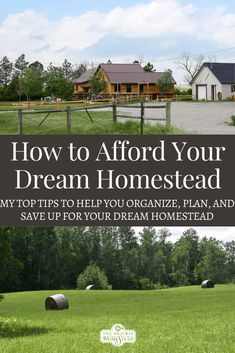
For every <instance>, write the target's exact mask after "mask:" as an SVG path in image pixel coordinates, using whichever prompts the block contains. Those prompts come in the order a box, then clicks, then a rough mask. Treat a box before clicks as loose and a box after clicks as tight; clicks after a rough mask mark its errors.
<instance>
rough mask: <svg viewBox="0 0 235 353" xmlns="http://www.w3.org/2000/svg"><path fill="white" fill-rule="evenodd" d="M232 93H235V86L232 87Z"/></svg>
mask: <svg viewBox="0 0 235 353" xmlns="http://www.w3.org/2000/svg"><path fill="white" fill-rule="evenodd" d="M231 92H232V93H235V85H231Z"/></svg>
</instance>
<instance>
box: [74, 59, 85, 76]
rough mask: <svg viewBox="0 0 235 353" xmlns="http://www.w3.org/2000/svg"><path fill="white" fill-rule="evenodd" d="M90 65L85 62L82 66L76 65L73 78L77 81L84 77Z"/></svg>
mask: <svg viewBox="0 0 235 353" xmlns="http://www.w3.org/2000/svg"><path fill="white" fill-rule="evenodd" d="M87 67H88V63H86V62H84V63H81V64H80V65H75V67H74V68H73V72H72V78H73V79H76V78H79V77H80V76H82V74H84V73H85V72H86V71H87Z"/></svg>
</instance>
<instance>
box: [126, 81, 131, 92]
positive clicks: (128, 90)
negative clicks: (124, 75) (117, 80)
mask: <svg viewBox="0 0 235 353" xmlns="http://www.w3.org/2000/svg"><path fill="white" fill-rule="evenodd" d="M126 91H127V93H131V92H132V86H131V84H130V83H127V85H126Z"/></svg>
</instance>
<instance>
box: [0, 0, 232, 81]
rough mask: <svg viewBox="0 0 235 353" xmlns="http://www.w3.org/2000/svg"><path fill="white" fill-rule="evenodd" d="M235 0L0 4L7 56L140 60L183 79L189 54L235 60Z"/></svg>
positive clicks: (0, 50)
mask: <svg viewBox="0 0 235 353" xmlns="http://www.w3.org/2000/svg"><path fill="white" fill-rule="evenodd" d="M234 5H235V0H227V1H222V0H213V1H212V0H204V1H199V0H192V1H188V0H139V1H138V0H125V1H124V0H120V1H113V0H109V1H106V0H105V1H104V0H103V1H102V0H101V1H92V0H90V1H89V0H88V1H78V0H68V1H58V0H57V1H56V0H51V1H45V0H41V1H32V0H21V1H18V0H14V1H11V0H10V1H6V2H4V4H1V11H0V44H1V45H0V57H2V56H4V55H7V56H9V57H10V58H11V59H12V60H15V59H16V58H17V56H19V55H20V54H21V53H23V52H24V53H25V54H26V56H27V58H28V60H30V61H32V60H37V59H38V60H40V61H42V62H43V63H44V64H45V65H48V64H49V63H50V62H51V61H52V62H53V63H54V64H60V63H61V62H62V61H63V59H64V58H65V57H66V58H67V59H69V60H70V61H71V62H73V63H79V62H81V61H83V60H88V61H95V62H97V63H98V62H105V61H107V60H108V59H111V60H112V61H113V62H131V61H132V60H134V59H136V58H139V57H141V59H142V60H143V62H147V61H151V62H153V63H154V65H155V66H156V68H157V70H159V71H160V70H161V71H162V70H164V69H166V68H171V69H172V70H173V72H174V76H175V77H176V80H177V81H178V82H179V81H182V77H183V73H182V72H180V71H179V70H178V65H177V58H179V57H180V56H181V55H182V53H183V52H190V53H191V54H193V55H196V54H200V53H202V54H205V59H206V60H208V59H210V60H211V59H216V60H217V61H225V62H226V61H227V62H229V61H231V62H235V6H234Z"/></svg>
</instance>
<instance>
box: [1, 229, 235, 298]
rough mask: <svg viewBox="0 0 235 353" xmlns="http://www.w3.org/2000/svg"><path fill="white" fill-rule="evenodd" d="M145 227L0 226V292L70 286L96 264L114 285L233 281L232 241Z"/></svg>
mask: <svg viewBox="0 0 235 353" xmlns="http://www.w3.org/2000/svg"><path fill="white" fill-rule="evenodd" d="M170 235H171V233H170V230H169V229H166V228H164V229H161V230H160V231H158V232H156V230H155V228H152V227H145V228H144V229H143V230H142V231H141V232H140V233H139V234H136V233H135V231H134V230H133V228H131V227H55V228H6V227H5V228H0V292H8V291H23V290H42V289H70V288H76V281H77V278H78V276H79V274H81V273H82V272H83V271H84V270H85V269H86V268H87V266H89V265H91V264H94V265H97V266H98V267H99V268H100V269H101V270H102V271H104V273H105V274H106V276H107V279H108V282H109V284H110V285H111V286H112V288H113V289H158V288H164V287H174V286H182V285H194V284H200V283H201V282H202V280H204V279H208V278H210V279H212V280H214V281H215V283H229V282H234V281H235V241H231V242H227V243H223V242H221V241H219V240H217V239H215V238H206V237H204V238H199V236H198V235H197V232H196V231H195V230H194V229H188V230H187V231H185V232H184V233H183V234H182V235H181V237H180V238H179V239H178V241H176V242H175V243H172V242H171V241H170Z"/></svg>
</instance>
